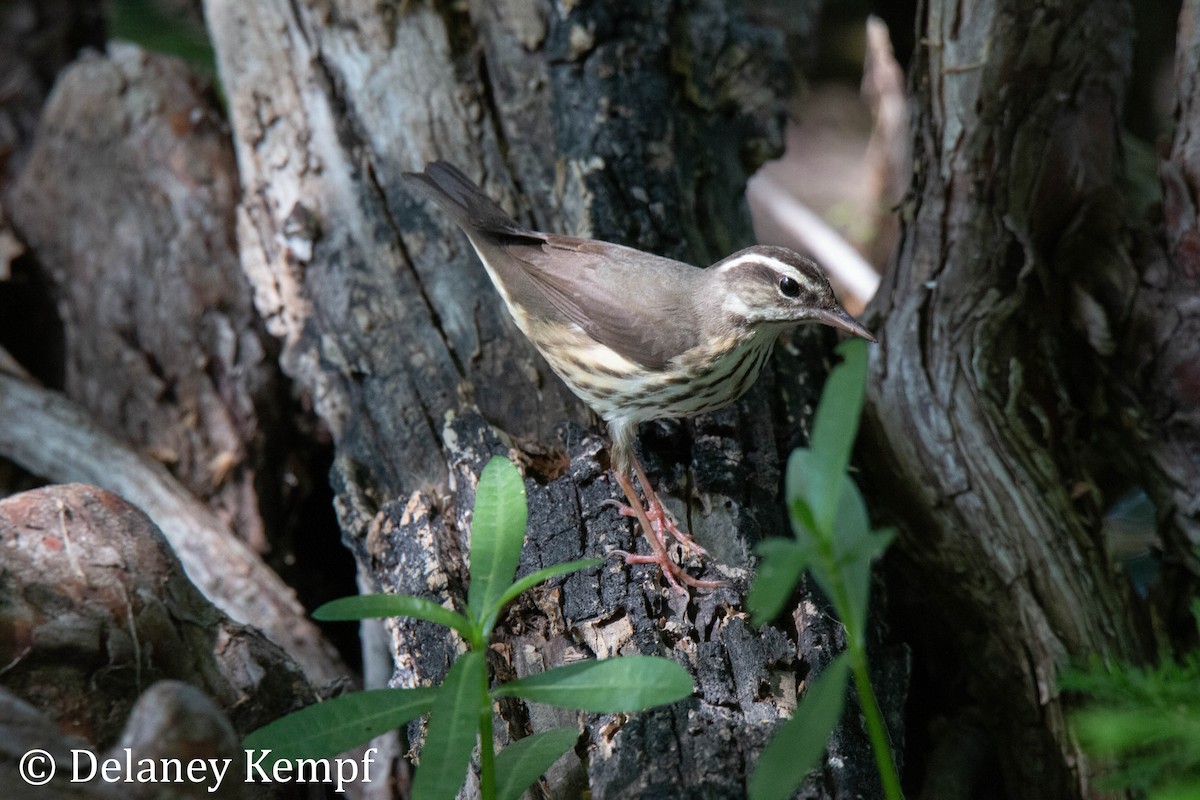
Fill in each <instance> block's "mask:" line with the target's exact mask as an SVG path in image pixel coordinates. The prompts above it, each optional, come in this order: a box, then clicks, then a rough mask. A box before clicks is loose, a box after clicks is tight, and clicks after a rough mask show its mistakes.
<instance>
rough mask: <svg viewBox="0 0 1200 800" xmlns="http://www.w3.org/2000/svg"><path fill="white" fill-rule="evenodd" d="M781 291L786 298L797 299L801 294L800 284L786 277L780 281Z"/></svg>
mask: <svg viewBox="0 0 1200 800" xmlns="http://www.w3.org/2000/svg"><path fill="white" fill-rule="evenodd" d="M779 291H781V292H783V294H784V296H785V297H796V296H798V295H799V294H800V284H799V283H797V282H796V279H795V278H791V277H789V276H787V275H784V276H783V277H782V278H780V279H779Z"/></svg>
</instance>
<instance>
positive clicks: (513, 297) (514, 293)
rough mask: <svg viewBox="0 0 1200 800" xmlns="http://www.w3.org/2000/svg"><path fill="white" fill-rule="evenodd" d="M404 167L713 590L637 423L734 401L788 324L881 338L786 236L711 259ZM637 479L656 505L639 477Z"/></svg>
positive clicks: (675, 567)
mask: <svg viewBox="0 0 1200 800" xmlns="http://www.w3.org/2000/svg"><path fill="white" fill-rule="evenodd" d="M403 178H404V180H405V182H406V183H407V185H409V186H410V187H411V188H412V189H413V190H414V191H415V192H416V193H417V194H419V195H421V196H423V197H424V198H426V199H428V200H431V201H433V203H435V204H436V205H437V206H439V207H440V208H441V209H442V211H443V212H445V214H447V215H448V216H449V218H450V219H451V220H452V221H453V222H454V223H455V224H457V225H458V227H459V228H461V229H462V231H463V232H464V233H465V234H466V236H467V239H468V240H469V241H470V243H471V246H472V247H473V248H474V250H475V253H476V255H478V257H479V260H480V261H481V262H482V264H483V267H484V269H485V270H486V271H487V274H488V276H489V277H490V278H491V281H492V284H493V285H494V286H495V288H496V291H497V292H498V293H499V294H500V297H501V299H502V300H503V301H504V304H505V306H506V307H507V309H508V311H509V314H510V315H511V316H512V318H513V321H514V322H515V323H516V325H517V327H518V328H519V329H520V330H521V332H522V333H523V334H524V335H525V336H526V337H527V338H528V339H529V341H530V342H532V344H533V346H534V347H535V348H536V349H537V351H538V352H539V353H540V354H541V355H542V357H543V358H545V360H546V362H547V363H548V364H549V365H550V368H551V369H552V370H553V371H554V372H555V373H556V374H557V375H558V376H559V378H561V379H562V380H563V382H564V383H566V385H567V387H568V388H569V389H570V390H571V391H572V392H573V393H574V394H575V395H576V396H578V397H579V398H580V399H581V400H583V402H584V403H585V404H586V405H587V406H589V407H590V408H591V409H592V410H593V411H595V412H596V414H598V415H599V416H600V417H601V418H602V419H603V420H604V421H605V423H606V425H607V428H608V433H609V437H610V439H611V442H612V446H611V448H610V460H611V465H612V470H613V474H614V477H615V478H616V481H617V484H618V486H620V488H621V491H622V493H623V494H624V495H625V499H626V500H627V501H628V506H622V509H621V510H622V513H624V514H626V515H627V516H632V517H636V519H637V520H638V522H639V524H640V525H641V527H642V529H643V532H644V533H645V536H646V539H647V540H648V541H649V544H650V549H651V551H652V554H651V555H638V554H632V553H628V552H625V551H620V550H618V551H614V553H615V554H618V555H621V556H623V557H624V558H625V561H626V563H653V564H657V565H658V566H659V568H660V569H661V572H662V574H663V575H664V577H665V578H666V579H667V582H668V583H669V584H670V585H671V586H672V587H673V588H675V589H678V590H682V591H685V592H686V591H687V590H684V589H683V588H682V586H681V585H680V584H681V583H682V584H686V585H688V586H692V587H696V588H698V589H711V588H715V587H717V586H722V585H724V582H722V581H704V580H700V579H698V578H696V577H694V576H692V575H691V574H689V573H688V572H687V571H686V570H684V569H683V567H682V566H680V565H679V564H677V563H676V562H675V561H674V560H672V559H671V557H670V555H669V554H668V552H667V548H666V539H665V535H664V534H665V533H670V534H671V535H672V536H674V537H675V538H676V539H677V540H678V541H679V542H680V543H681V544H682V545H683V546H684V547H685V548H689V549H692V550H694V551H695V552H697V553H698V554H700V555H704V554H705V551H704V549H703V548H701V547H700V546H699V545H698V544H697V543H696V542H695V541H694V540H693V539H692V538H691V537H690V536H689V535H688V534H687V533H686V532H684V531H681V530H680V529H679V527H678V525H677V524H676V523H675V521H674V520H673V519H672V518H671V516H670V515H669V513H668V512H667V511H666V510H665V509H664V508H663V505H662V502H661V501H660V500H659V498H658V495H657V494H656V493H655V492H654V490H653V487H652V486H651V482H650V479H649V478H648V477H647V475H646V472H645V470H644V469H643V467H642V465H641V463H640V462H639V461H638V458H637V455H636V454H635V452H634V442H635V439H636V437H637V430H638V426H639V425H640V424H641V423H643V422H649V421H651V420H656V419H673V418H682V417H691V416H695V415H698V414H703V413H706V412H709V411H715V410H717V409H720V408H724V407H725V406H728V405H729V404H731V403H733V402H734V401H735V400H737V399H738V398H739V397H741V396H742V395H743V394H745V392H746V390H747V389H749V388H750V386H751V384H753V383H754V381H755V379H756V378H757V377H758V374H759V373H760V372H761V371H762V368H763V365H764V364H766V362H767V359H768V358H769V357H770V355H771V351H772V348H773V347H774V344H775V341H776V339H777V338H778V336H779V334H780V332H782V331H784V330H786V329H789V328H793V327H795V326H797V325H799V324H802V323H806V322H816V323H821V324H824V325H829V326H832V327H834V328H838V329H841V330H843V331H846V332H847V333H850V334H852V335H854V336H860V337H862V338H864V339H867V340H868V341H871V342H874V341H875V337H874V336H872V335H871V333H870V332H869V331H868V330H867V329H866V328H865V327H863V325H862V324H860V323H859V322H858V321H857V320H855V319H854V318H853V317H852V316H850V314H849V313H847V312H846V310H845V309H843V308H842V307H841V305H840V304H839V303H838V301H837V298H836V297H835V295H834V292H833V289H832V287H831V286H830V285H829V280H828V278H826V276H825V273H824V272H822V270H821V268H820V267H819V266H817V264H816V263H815V262H813V261H812V260H810V259H808V258H806V257H804V256H802V255H800V254H799V253H796V252H794V251H792V250H789V249H787V248H784V247H776V246H771V245H757V246H754V247H749V248H746V249H744V250H741V251H739V252H736V253H734V254H733V255H730V256H728V257H727V258H724V259H722V260H720V261H718V262H716V263H715V264H712V265H711V266H709V267H706V268H700V267H696V266H693V265H691V264H687V263H684V262H682V261H676V260H674V259H670V258H665V257H662V256H657V255H653V254H651V253H646V252H643V251H641V250H637V249H634V248H632V247H626V246H624V245H619V244H612V243H609V242H602V241H598V240H595V239H586V238H579V237H575V236H566V235H561V234H556V233H542V232H539V231H535V230H531V229H530V228H528V227H526V226H524V225H522V224H520V223H519V222H517V221H516V220H515V219H513V218H512V217H511V216H509V215H508V214H507V213H505V212H504V210H503V209H501V208H500V206H499V205H497V204H496V203H495V202H494V201H493V200H492V199H491V198H490V197H488V196H487V195H486V194H485V193H484V192H483V191H482V190H481V189H480V188H479V187H478V186H477V185H476V184H475V183H474V182H472V181H471V179H470V178H468V177H467V176H466V175H464V174H463V173H462V171H461V170H459V169H458V168H457V167H455V166H453V165H452V164H449V163H447V162H445V161H433V162H430V163H428V164H426V166H425V169H424V171H423V172H406V173H403ZM631 471H632V473H633V475H634V476H636V477H637V480H638V483H639V484H640V486H641V489H642V494H643V495H644V496H645V498H646V503H645V505H643V504H642V503H641V501H640V499H639V498H638V495H637V492H636V491H635V490H634V487H633V484H632V482H631V480H630V472H631Z"/></svg>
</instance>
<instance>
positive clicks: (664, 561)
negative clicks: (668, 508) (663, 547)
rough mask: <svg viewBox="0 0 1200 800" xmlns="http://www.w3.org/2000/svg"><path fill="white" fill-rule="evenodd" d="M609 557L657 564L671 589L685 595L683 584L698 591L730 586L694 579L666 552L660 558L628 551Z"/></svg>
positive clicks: (630, 562) (722, 582) (630, 561)
mask: <svg viewBox="0 0 1200 800" xmlns="http://www.w3.org/2000/svg"><path fill="white" fill-rule="evenodd" d="M608 555H609V556H620V557H621V558H623V559H624V560H625V563H626V564H657V565H658V568H659V570H660V571H661V572H662V574H663V576H664V577H665V578H666V579H667V583H669V584H670V585H671V588H672V589H674V590H675V591H677V592H684V593H685V594H686V593H687V589H684V588H683V586H681V585H680V584H681V583H685V584H687V585H688V586H691V587H693V588H696V589H719V588H721V587H723V586H728V585H729V584H728V583H726V582H725V581H702V580H700V579H699V578H693V577H692V576H691V575H689V574H688V573H687V571H685V570H684V568H683V567H681V566H679V565H678V564H676V563H675V562H674V561H672V560H671V559H670V558H668V557H667V555H666V553H665V552H664V553H663V554H662V555H661V556H659V555H653V554H651V555H642V554H641V553H630V552H629V551H628V550H609V551H608Z"/></svg>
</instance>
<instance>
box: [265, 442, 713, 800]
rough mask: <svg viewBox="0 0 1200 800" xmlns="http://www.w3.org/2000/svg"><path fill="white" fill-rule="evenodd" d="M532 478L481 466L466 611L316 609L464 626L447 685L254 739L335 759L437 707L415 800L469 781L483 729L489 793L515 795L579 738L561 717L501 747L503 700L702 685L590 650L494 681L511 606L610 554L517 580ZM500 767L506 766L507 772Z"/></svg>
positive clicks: (661, 667) (338, 605) (671, 692)
mask: <svg viewBox="0 0 1200 800" xmlns="http://www.w3.org/2000/svg"><path fill="white" fill-rule="evenodd" d="M525 522H526V506H525V484H524V482H523V481H522V480H521V475H520V473H518V472H517V469H516V467H514V466H513V465H512V463H510V462H509V461H508V460H507V459H503V458H493V459H492V460H491V461H490V462H488V464H487V466H486V467H484V470H483V474H482V475H480V476H479V487H478V489H477V491H476V497H475V516H474V521H473V522H472V525H471V568H470V577H471V582H470V588H469V589H468V592H467V608H466V611H465V613H460V612H457V611H453V610H451V609H448V608H445V607H443V606H440V605H438V604H437V603H434V602H432V601H430V600H426V599H424V598H420V597H408V596H396V595H364V596H360V597H345V598H342V599H340V600H334V601H333V602H331V603H326V604H325V605H323V606H321V607H320V608H319V609H317V611H316V613H315V616H316V617H317V618H318V619H324V620H358V619H367V618H371V617H395V616H406V617H416V618H418V619H423V620H428V621H429V622H434V623H437V624H439V625H445V626H446V627H448V628H451V629H453V630H455V631H457V632H458V634H459V635H460V636H462V637H463V639H464V640H465V641H466V643H467V647H468V651H467V652H466V653H464V654H462V655H461V656H459V658H458V659H456V660H455V662H454V664H453V665H452V666H451V667H450V672H449V673H448V674H447V675H446V679H445V680H444V681H443V682H442V685H441V686H436V687H423V688H418V689H376V690H371V691H366V692H358V693H356V694H351V695H347V696H345V697H339V698H336V699H334V700H328V701H326V702H324V703H318V704H317V705H314V706H309V707H308V708H305V709H303V710H302V711H298V712H296V713H294V714H289V715H288V716H286V717H283V718H282V719H279V720H276V721H275V722H272V723H271V724H270V725H266V726H264V727H262V728H259V729H258V730H257V731H254V732H253V733H251V734H250V735H249V736H247V737H246V742H245V746H246V747H247V748H254V749H256V750H262V749H271V750H272V753H271V755H270V756H269V759H268V760H270V759H275V760H278V759H281V758H287V759H292V758H331V757H333V756H336V755H337V754H338V753H341V752H344V751H346V750H348V749H350V748H352V747H355V746H357V745H360V744H362V743H364V742H367V741H369V740H370V739H371V738H373V737H375V736H378V735H379V734H381V733H383V732H385V731H388V730H391V729H392V728H395V727H398V726H400V725H403V724H405V723H407V722H410V721H412V720H414V719H416V718H418V717H420V716H423V715H425V714H429V726H428V728H427V730H426V734H425V745H424V747H423V748H422V750H421V763H420V766H419V767H418V768H417V770H416V777H415V778H414V781H413V791H412V797H413V798H414V800H439V799H441V798H452V797H454V795H455V794H456V793H457V792H458V790H459V788H460V787H461V786H462V784H463V781H464V780H465V778H466V774H467V769H468V767H469V765H470V761H471V752H472V751H473V750H474V748H475V744H476V739H477V738H478V739H479V741H480V742H481V745H482V746H481V750H480V792H481V795H482V797H483V798H484V799H485V800H494V798H500V800H516V799H517V798H519V797H520V795H521V793H522V792H523V791H524V790H525V789H526V788H528V786H529V785H530V784H531V783H532V782H533V781H535V780H537V778H538V776H539V775H541V774H542V773H543V772H545V771H546V770H547V769H548V768H549V767H550V766H551V765H552V764H553V763H554V762H555V761H557V760H558V758H559V757H560V756H562V754H563V753H565V752H566V751H567V750H568V749H570V747H571V745H572V744H574V742H575V740H576V739H577V738H578V737H579V734H578V732H577V731H576V730H574V729H570V728H559V729H555V730H551V731H545V732H543V733H539V734H536V735H534V736H530V737H528V738H526V739H522V740H520V741H518V742H514V743H513V744H511V745H509V746H508V747H507V748H505V749H504V750H503V751H502V752H501V753H500V754H499V756H496V755H495V754H494V753H493V752H492V717H491V715H492V703H493V701H494V700H495V698H497V697H520V698H523V699H525V700H529V701H533V702H540V703H548V704H552V705H557V706H562V707H565V708H578V709H583V710H585V711H595V712H607V713H618V712H634V711H641V710H644V709H646V708H650V707H651V706H655V705H662V704H665V703H673V702H675V701H677V700H682V699H683V698H685V697H687V696H688V695H690V694H691V693H692V679H691V676H690V675H688V673H687V671H686V670H684V669H683V668H682V667H680V666H679V665H678V664H675V663H674V662H672V661H669V660H667V659H665V658H655V657H649V656H637V657H629V658H611V659H606V660H604V661H585V662H580V663H577V664H570V665H568V666H563V667H557V668H555V669H551V670H548V671H546V672H544V673H541V674H538V675H531V676H528V677H526V678H522V679H520V680H515V681H510V682H508V683H503V684H500V685H499V686H497V687H496V688H495V689H493V690H491V691H490V692H489V690H488V686H489V684H488V674H487V658H486V654H487V643H488V641H489V639H490V638H491V634H492V631H493V630H494V628H495V625H496V621H497V620H498V619H499V618H500V613H501V611H503V609H504V606H505V605H507V604H508V603H509V602H510V601H512V600H513V599H514V598H515V597H516V596H517V595H519V594H520V593H521V592H523V591H526V590H527V589H530V588H532V587H533V586H536V585H537V584H539V583H541V582H543V581H546V580H549V579H550V578H553V577H556V576H558V575H565V574H567V573H569V572H574V571H575V570H580V569H584V568H586V567H591V566H596V565H597V564H600V563H601V561H600V559H596V558H589V559H581V560H579V561H572V562H571V563H569V564H560V565H557V566H553V567H547V568H546V569H542V570H538V571H537V572H535V573H533V574H531V575H528V576H526V577H525V578H522V579H521V580H519V581H516V582H515V583H514V582H513V577H514V576H515V574H516V571H517V565H518V562H519V561H520V553H521V546H522V544H523V542H524V539H525ZM497 776H499V777H497Z"/></svg>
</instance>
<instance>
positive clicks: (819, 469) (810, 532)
mask: <svg viewBox="0 0 1200 800" xmlns="http://www.w3.org/2000/svg"><path fill="white" fill-rule="evenodd" d="M827 469H828V467H827V465H826V464H823V463H821V461H820V460H819V459H818V457H817V454H816V453H814V452H813V451H812V450H806V449H804V448H802V447H801V448H797V449H795V450H793V451H792V454H791V456H789V457H788V463H787V473H786V475H785V477H784V485H785V489H786V495H787V507H788V512H789V516H790V517H791V521H792V532H793V533H795V534H796V538H797V539H819V540H821V541H828V540H831V539H832V538H833V520H832V519H830V520H828V521H822V519H821V517H820V516H818V512H819V511H820V508H821V502H823V501H819V500H818V496H820V495H822V494H823V493H825V492H830V491H834V490H835V489H836V490H837V491H839V492H840V491H841V484H842V483H844V482H845V481H846V480H847V478H846V475H845V473H844V472H843V473H841V474H839V475H828V474H826V471H827Z"/></svg>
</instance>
